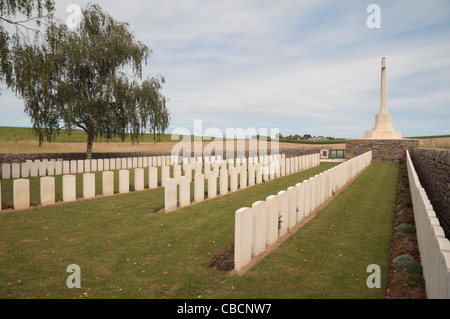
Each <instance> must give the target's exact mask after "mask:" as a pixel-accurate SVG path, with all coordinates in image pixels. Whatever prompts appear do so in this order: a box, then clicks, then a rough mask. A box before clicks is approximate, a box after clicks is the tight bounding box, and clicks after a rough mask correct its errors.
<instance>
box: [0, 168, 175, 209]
mask: <svg viewBox="0 0 450 319" xmlns="http://www.w3.org/2000/svg"><path fill="white" fill-rule="evenodd" d="M163 167H167V168H169V167H168V166H163ZM118 174H119V193H120V194H123V193H128V192H129V190H130V170H128V169H121V170H119V171H118ZM82 178H83V197H82V198H84V199H89V198H94V197H95V196H96V191H95V173H83V175H82ZM148 181H149V187H148V188H149V189H153V188H157V187H158V167H156V166H155V167H149V169H148ZM143 189H144V168H135V169H134V190H135V191H139V190H143ZM39 192H40V204H41V205H42V206H47V205H53V204H55V202H56V193H55V177H54V176H43V177H41V178H40V187H39ZM113 194H114V171H103V172H102V195H105V196H109V195H113ZM74 200H76V175H70V174H69V175H63V176H62V201H63V202H72V201H74ZM0 202H1V184H0ZM30 205H31V203H30V180H29V179H27V178H17V179H14V180H13V208H14V209H15V210H17V209H27V208H29V207H30ZM0 210H1V207H0Z"/></svg>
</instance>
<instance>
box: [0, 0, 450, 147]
mask: <svg viewBox="0 0 450 319" xmlns="http://www.w3.org/2000/svg"><path fill="white" fill-rule="evenodd" d="M87 2H88V1H77V0H69V1H59V0H58V1H57V10H58V11H57V12H58V13H57V15H58V16H59V17H60V18H61V19H62V20H64V21H66V20H67V18H68V17H69V16H70V14H71V12H66V9H67V7H68V5H69V4H72V3H73V4H78V5H80V6H82V7H83V6H85V5H86V3H87ZM91 2H93V3H98V4H100V6H101V7H102V8H103V9H104V10H105V11H107V12H108V13H110V14H111V15H112V16H113V17H114V18H115V19H116V20H120V21H125V22H128V23H129V28H130V30H131V31H133V32H134V33H135V35H136V38H137V39H138V40H139V41H141V42H143V43H145V44H146V45H148V46H149V47H150V48H151V49H152V50H153V54H152V56H151V57H150V59H149V61H148V65H147V67H146V68H145V75H146V76H153V75H157V74H160V75H163V76H164V77H165V79H166V84H165V86H164V90H163V93H164V95H165V96H167V97H168V98H169V102H168V108H169V110H170V114H171V126H170V128H169V130H168V131H167V133H172V132H173V130H174V129H176V128H185V129H187V130H189V131H190V132H192V133H193V132H194V128H193V127H194V121H201V123H202V127H201V129H202V131H203V132H205V131H206V130H207V129H211V128H216V131H217V129H218V130H221V131H222V132H223V133H224V134H225V132H226V129H227V128H243V129H249V128H255V129H256V130H258V129H261V130H262V131H263V130H264V129H266V130H267V131H268V133H269V134H270V132H277V131H279V132H280V133H281V134H282V135H290V134H300V135H303V134H311V135H313V136H318V135H324V136H334V137H346V138H362V137H364V131H369V130H371V128H372V126H373V125H374V119H375V114H376V113H378V111H379V107H380V65H381V58H382V57H386V62H387V70H386V82H387V110H388V112H389V113H390V114H391V115H392V125H393V126H394V128H395V130H399V131H402V132H403V136H404V137H405V136H422V135H440V134H450V41H449V39H450V2H449V1H448V0H428V1H413V0H408V1H387V0H379V1H377V0H369V1H366V0H340V1H336V0H322V1H320V0H314V1H313V0H309V1H306V0H278V1H273V0H270V1H269V0H236V1H235V0H226V1H224V0H221V1H218V0H152V1H148V0H147V1H144V0H128V1H119V0H108V1H91ZM370 4H377V5H378V6H379V8H380V28H369V27H368V25H367V20H368V19H369V21H374V20H372V16H371V14H372V13H373V11H371V12H367V7H368V6H369V5H370ZM30 125H31V124H30V120H29V118H28V117H27V116H26V115H25V114H24V113H23V103H22V102H21V100H18V99H17V98H16V97H15V96H14V95H13V94H12V93H10V92H8V91H7V90H5V89H3V91H2V95H1V96H0V126H30Z"/></svg>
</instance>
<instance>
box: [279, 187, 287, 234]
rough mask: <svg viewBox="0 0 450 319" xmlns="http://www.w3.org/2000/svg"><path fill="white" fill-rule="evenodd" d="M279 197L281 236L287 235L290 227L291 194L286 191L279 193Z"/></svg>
mask: <svg viewBox="0 0 450 319" xmlns="http://www.w3.org/2000/svg"><path fill="white" fill-rule="evenodd" d="M277 197H278V214H279V216H280V220H279V223H280V226H279V236H283V235H284V234H286V233H287V230H288V226H289V194H288V193H287V192H286V191H279V192H278V193H277Z"/></svg>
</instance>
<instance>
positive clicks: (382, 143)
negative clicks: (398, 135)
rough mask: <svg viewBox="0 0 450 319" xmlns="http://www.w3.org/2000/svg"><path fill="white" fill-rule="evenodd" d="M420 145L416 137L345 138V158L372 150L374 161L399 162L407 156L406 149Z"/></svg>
mask: <svg viewBox="0 0 450 319" xmlns="http://www.w3.org/2000/svg"><path fill="white" fill-rule="evenodd" d="M418 146H419V140H416V139H404V138H402V139H391V140H376V139H346V140H345V159H346V160H349V159H351V158H353V157H356V156H359V155H361V154H364V153H365V152H368V151H372V155H373V157H372V161H373V162H374V163H398V162H399V161H400V159H401V158H404V157H405V150H411V149H412V148H414V147H418Z"/></svg>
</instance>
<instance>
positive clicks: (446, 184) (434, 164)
mask: <svg viewBox="0 0 450 319" xmlns="http://www.w3.org/2000/svg"><path fill="white" fill-rule="evenodd" d="M410 157H411V160H412V163H413V164H414V168H415V170H416V173H417V175H418V176H419V180H420V183H421V185H423V188H425V190H426V192H427V195H428V198H429V199H430V202H431V204H432V205H433V209H434V211H435V213H436V216H437V218H438V219H439V221H440V223H441V226H442V228H443V229H444V233H445V236H446V237H447V238H448V239H450V149H439V148H414V149H413V150H412V151H411V152H410Z"/></svg>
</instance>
